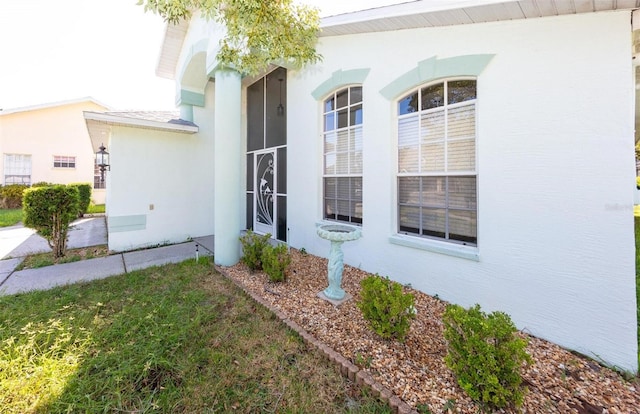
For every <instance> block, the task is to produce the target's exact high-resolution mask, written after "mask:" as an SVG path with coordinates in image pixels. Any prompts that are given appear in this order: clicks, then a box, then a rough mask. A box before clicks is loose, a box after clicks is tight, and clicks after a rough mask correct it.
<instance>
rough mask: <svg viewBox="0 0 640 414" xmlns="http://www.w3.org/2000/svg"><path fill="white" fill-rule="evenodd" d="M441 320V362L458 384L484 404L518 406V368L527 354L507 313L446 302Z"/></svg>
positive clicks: (522, 391)
mask: <svg viewBox="0 0 640 414" xmlns="http://www.w3.org/2000/svg"><path fill="white" fill-rule="evenodd" d="M442 320H443V322H444V326H445V329H444V337H445V339H446V340H447V341H448V352H447V355H446V357H445V362H446V364H447V366H448V367H449V368H450V369H451V370H452V371H453V372H454V374H455V376H456V378H457V380H458V384H459V385H460V387H462V389H463V390H464V391H465V392H466V393H467V394H468V395H469V396H470V397H471V398H472V399H473V400H475V401H477V402H479V403H480V404H482V405H483V406H484V407H488V408H491V409H496V408H505V407H508V406H510V405H512V404H513V405H515V406H520V405H522V402H523V400H524V395H525V392H526V388H525V387H523V386H522V377H521V375H520V369H521V367H522V365H523V364H524V363H530V362H531V357H530V356H529V354H527V352H526V347H527V341H526V340H525V339H523V338H519V337H518V336H516V332H517V329H516V327H515V325H514V324H513V322H512V321H511V318H510V317H509V315H507V314H506V313H504V312H493V313H491V314H489V315H487V314H485V313H484V312H482V311H481V310H480V305H475V306H474V307H472V308H469V309H464V308H463V307H461V306H458V305H448V306H447V309H446V311H445V313H444V315H443V318H442Z"/></svg>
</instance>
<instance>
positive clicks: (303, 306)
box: [219, 249, 640, 414]
mask: <svg viewBox="0 0 640 414" xmlns="http://www.w3.org/2000/svg"><path fill="white" fill-rule="evenodd" d="M291 255H292V261H291V266H290V268H289V274H288V279H287V281H286V282H285V283H270V282H269V280H268V278H267V276H266V275H265V274H263V273H260V272H256V273H251V272H250V271H249V270H248V268H247V267H246V266H244V265H243V264H237V265H235V266H232V267H222V268H220V269H219V270H221V271H222V272H223V273H225V274H226V275H227V276H228V277H230V278H231V279H232V280H233V281H235V282H236V283H237V284H238V285H239V286H241V287H242V288H243V289H244V290H245V291H247V292H248V293H249V294H250V295H252V296H253V297H254V298H256V299H257V300H259V301H260V302H262V303H264V304H266V305H267V306H268V307H270V308H271V309H273V310H275V311H276V313H277V314H278V316H280V317H281V318H282V319H283V320H285V321H286V322H288V324H290V326H292V327H294V329H295V328H296V327H297V326H299V327H301V328H302V330H304V331H306V332H308V333H309V334H310V336H311V338H305V340H307V341H310V342H311V343H313V344H315V345H316V346H317V347H319V348H320V351H321V352H325V353H326V354H327V356H328V357H330V359H332V360H337V361H336V362H338V363H342V365H343V373H344V374H347V375H350V376H351V377H356V376H357V378H356V379H357V380H358V382H359V383H367V384H368V385H369V386H372V387H373V389H374V391H376V392H377V393H380V392H382V397H383V398H385V399H387V400H390V404H391V405H392V406H393V407H394V408H395V409H396V411H399V412H406V411H407V410H408V409H409V407H410V408H413V409H414V410H415V409H418V408H420V409H424V408H428V409H429V410H430V412H433V413H446V412H456V413H477V412H479V406H478V405H476V404H475V403H474V402H473V401H471V399H469V398H468V397H467V396H466V394H465V393H464V392H463V391H462V390H461V389H460V387H459V386H458V384H457V383H456V380H455V377H454V376H453V374H452V372H451V371H450V370H449V369H448V368H447V367H446V365H445V363H444V360H443V358H444V356H445V354H446V352H447V349H446V341H445V340H444V337H443V324H442V322H441V320H442V314H443V312H444V309H445V307H446V302H443V301H441V300H439V299H437V298H434V297H431V296H429V295H426V294H424V293H422V292H420V291H417V290H413V289H410V288H406V289H407V290H410V291H411V292H412V293H413V294H414V295H415V307H416V308H417V311H418V313H417V317H416V319H415V320H414V321H413V322H412V324H411V330H410V332H409V334H408V335H407V337H406V340H405V342H404V343H399V342H396V341H387V340H383V339H381V338H379V337H378V336H377V335H376V334H375V333H373V331H371V330H370V329H369V327H368V324H367V322H366V321H365V320H364V318H363V317H362V314H361V312H360V310H359V309H358V308H357V306H356V301H358V300H359V299H360V281H361V280H362V279H363V278H365V277H366V276H368V275H369V274H368V273H366V272H364V271H362V270H359V269H356V268H353V267H351V266H347V265H345V267H344V273H343V280H342V287H343V289H344V290H346V291H347V292H348V293H350V294H351V295H353V297H354V298H353V300H350V301H348V302H345V303H344V304H342V305H340V306H339V307H335V306H333V305H331V304H330V303H329V302H327V301H324V300H322V299H320V298H318V297H317V296H316V295H317V293H318V292H320V291H322V290H324V289H325V288H326V287H327V276H326V275H327V260H326V259H323V258H320V257H317V256H313V255H310V254H303V253H300V252H299V251H298V250H295V249H291ZM522 335H524V336H525V337H527V338H528V339H529V346H528V347H527V352H528V353H529V354H530V355H531V356H532V357H533V360H534V363H533V364H532V365H530V366H529V367H528V368H527V369H526V370H525V371H524V372H523V378H524V381H525V384H526V385H527V386H528V389H529V391H528V393H527V396H526V397H525V401H524V404H523V406H522V407H521V408H520V409H518V410H515V409H514V410H512V411H510V410H505V411H502V412H506V413H510V412H523V413H569V412H576V413H625V414H628V413H640V383H639V382H638V379H637V378H636V379H635V380H633V381H626V380H625V379H624V378H622V377H621V376H620V374H618V373H616V372H615V371H612V370H610V369H608V368H605V367H603V366H601V365H599V364H598V363H596V362H595V361H593V360H590V359H587V358H585V357H582V356H578V355H575V354H573V353H571V352H569V351H567V350H565V349H563V348H561V347H559V346H557V345H555V344H552V343H550V342H547V341H544V340H542V339H539V338H535V337H531V336H529V335H526V334H524V333H523V334H522ZM303 337H304V335H303ZM323 345H324V350H323V349H322V348H323ZM331 348H332V349H331ZM332 350H335V352H333V353H332V352H331V351H332ZM332 356H333V357H332ZM342 357H343V358H342ZM340 358H342V360H339V359H340ZM345 360H346V361H345ZM353 364H355V365H356V366H357V367H355V366H353ZM349 366H351V368H350V369H349ZM349 371H352V372H349ZM367 374H370V375H367ZM389 390H390V391H391V392H392V393H393V395H385V393H386V394H388V393H389ZM395 397H397V398H395ZM398 398H399V399H400V401H398ZM405 403H406V404H405Z"/></svg>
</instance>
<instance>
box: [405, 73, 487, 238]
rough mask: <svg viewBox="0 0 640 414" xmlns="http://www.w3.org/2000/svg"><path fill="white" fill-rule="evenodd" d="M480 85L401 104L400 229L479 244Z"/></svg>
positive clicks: (436, 87)
mask: <svg viewBox="0 0 640 414" xmlns="http://www.w3.org/2000/svg"><path fill="white" fill-rule="evenodd" d="M476 175H477V173H476V81H475V80H471V79H459V80H447V81H444V82H439V83H437V84H432V85H428V86H423V87H420V88H418V89H416V90H414V91H412V92H411V93H409V94H408V95H406V96H404V97H403V98H401V99H400V100H399V101H398V231H399V232H400V233H403V234H411V235H417V236H424V237H434V238H438V239H444V240H447V241H452V242H457V243H463V244H469V245H476V244H477V227H478V224H477V222H478V220H477V187H476Z"/></svg>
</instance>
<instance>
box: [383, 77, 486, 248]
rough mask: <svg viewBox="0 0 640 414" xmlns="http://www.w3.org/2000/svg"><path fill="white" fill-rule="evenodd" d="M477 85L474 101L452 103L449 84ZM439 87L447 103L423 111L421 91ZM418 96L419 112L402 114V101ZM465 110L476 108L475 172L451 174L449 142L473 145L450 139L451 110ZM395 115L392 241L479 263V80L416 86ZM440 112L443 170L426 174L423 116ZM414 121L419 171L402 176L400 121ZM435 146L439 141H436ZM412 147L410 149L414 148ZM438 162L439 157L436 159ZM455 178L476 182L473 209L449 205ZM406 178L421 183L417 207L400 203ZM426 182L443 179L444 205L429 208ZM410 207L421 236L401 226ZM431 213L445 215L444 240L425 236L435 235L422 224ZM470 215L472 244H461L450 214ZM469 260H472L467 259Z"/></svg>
mask: <svg viewBox="0 0 640 414" xmlns="http://www.w3.org/2000/svg"><path fill="white" fill-rule="evenodd" d="M469 80H470V81H474V82H475V94H474V98H472V99H465V100H462V101H458V102H454V103H449V102H448V101H449V96H448V95H449V83H450V82H456V81H469ZM438 85H442V88H443V96H444V98H445V99H444V103H443V104H442V105H436V106H433V107H430V108H423V104H422V97H423V96H422V91H423V90H424V89H426V88H432V87H437V86H438ZM414 94H416V95H417V102H416V104H415V106H416V108H417V109H416V110H414V111H406V112H403V111H402V104H403V101H406V100H407V99H408V98H410V97H411V96H412V95H414ZM464 107H473V116H474V118H473V146H474V149H473V157H474V158H473V169H463V170H455V169H454V170H450V169H449V168H451V167H450V166H449V165H448V150H449V143H450V142H456V141H458V142H460V141H464V140H467V141H470V139H469V138H462V139H460V138H458V139H456V138H453V139H451V137H450V136H449V132H450V131H449V128H450V124H449V118H448V117H449V116H450V113H449V111H451V110H455V109H456V108H464ZM393 108H394V111H395V112H394V113H395V128H396V138H397V141H396V151H395V156H396V159H395V165H396V172H395V185H396V191H395V196H396V200H395V208H396V223H395V236H392V237H391V238H390V240H391V241H392V242H393V243H395V244H400V245H406V246H410V247H417V248H423V247H422V245H423V244H433V247H434V248H433V249H431V248H426V247H425V248H424V249H425V250H433V251H437V252H441V253H442V252H444V251H446V250H449V248H451V249H452V250H454V255H459V254H456V253H455V251H457V250H460V249H463V250H461V252H462V254H461V255H459V256H460V257H466V258H472V259H474V260H475V259H477V246H478V211H479V208H478V207H479V206H478V145H477V143H478V126H477V125H478V122H477V121H478V112H477V110H478V79H477V77H474V76H456V77H447V78H440V79H437V80H432V81H430V82H426V83H422V84H420V85H417V86H414V87H412V88H410V89H408V90H406V91H404V93H402V94H401V95H400V97H398V98H397V99H396V100H395V101H394V106H393ZM438 112H441V113H442V117H443V122H442V130H443V132H442V139H441V142H442V144H443V147H442V148H443V149H442V160H441V161H440V162H442V164H443V166H442V167H441V168H440V169H437V168H436V169H435V170H433V171H429V170H423V167H422V165H423V163H424V162H425V161H424V160H423V159H422V158H421V156H422V155H423V153H422V151H423V149H422V148H421V147H422V146H423V145H424V138H423V135H422V132H421V129H422V128H424V126H423V121H424V119H425V118H423V116H424V115H425V114H429V113H433V114H437V113H438ZM412 117H417V124H418V133H417V143H416V144H415V145H416V146H417V148H416V150H417V151H418V153H417V154H416V156H415V160H416V163H417V164H416V168H417V171H406V172H402V171H401V168H400V167H401V164H400V163H401V156H400V150H401V148H402V146H401V139H402V137H401V136H400V133H401V131H400V127H401V121H402V120H403V119H410V118H412ZM434 142H436V141H434ZM411 146H412V145H407V147H409V148H410V147H411ZM436 158H437V157H436ZM456 177H472V178H473V179H474V180H473V186H474V187H475V188H474V190H473V197H472V200H473V201H472V203H470V204H472V205H473V208H462V207H459V206H454V207H452V206H451V204H450V198H451V195H452V194H454V193H452V191H451V190H450V189H449V183H450V181H451V180H452V179H455V178H456ZM403 178H415V179H417V181H418V182H419V187H418V193H419V194H420V195H419V202H417V203H410V202H401V200H402V199H403V197H404V198H405V199H406V195H405V196H401V194H400V191H401V186H402V184H401V181H402V179H403ZM424 178H436V180H437V179H441V180H442V181H443V182H444V186H445V191H444V192H442V193H441V194H442V196H443V197H444V204H443V205H441V206H435V207H434V205H430V204H429V202H426V201H424V199H423V197H424V195H423V193H424V188H425V187H424V186H423V181H424ZM407 207H413V208H416V209H417V210H418V226H419V227H418V229H417V230H418V232H411V231H407V230H402V228H403V227H405V228H406V226H402V222H401V210H402V209H403V208H405V209H406V208H407ZM429 209H433V211H435V210H438V209H439V210H441V211H442V212H443V213H444V223H445V224H444V236H436V235H432V234H426V233H427V232H431V233H433V232H434V230H433V229H428V228H425V227H424V224H423V215H424V211H425V210H427V211H428V210H429ZM458 210H459V211H471V212H473V213H475V217H474V220H475V223H474V226H475V235H474V236H472V237H473V239H472V240H469V239H468V240H459V239H456V238H450V235H451V225H450V221H449V219H450V216H451V212H452V211H458ZM461 237H463V236H458V238H461ZM468 249H471V250H469V251H467V250H468ZM467 256H469V257H467Z"/></svg>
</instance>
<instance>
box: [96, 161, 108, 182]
mask: <svg viewBox="0 0 640 414" xmlns="http://www.w3.org/2000/svg"><path fill="white" fill-rule="evenodd" d="M106 184H107V175H106V174H104V179H103V175H101V174H100V167H98V164H97V161H96V160H95V159H94V161H93V188H95V189H101V188H107V186H106Z"/></svg>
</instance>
